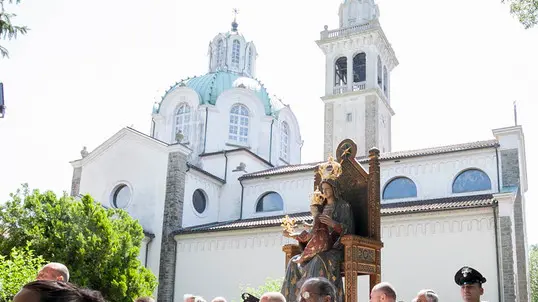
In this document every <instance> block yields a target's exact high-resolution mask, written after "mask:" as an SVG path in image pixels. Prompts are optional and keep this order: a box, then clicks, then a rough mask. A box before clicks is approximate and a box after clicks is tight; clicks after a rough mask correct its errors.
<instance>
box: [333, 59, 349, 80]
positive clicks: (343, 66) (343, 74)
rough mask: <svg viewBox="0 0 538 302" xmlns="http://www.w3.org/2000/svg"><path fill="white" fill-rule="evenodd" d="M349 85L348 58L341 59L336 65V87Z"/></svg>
mask: <svg viewBox="0 0 538 302" xmlns="http://www.w3.org/2000/svg"><path fill="white" fill-rule="evenodd" d="M345 85H347V58H346V57H340V58H338V60H336V62H335V63H334V86H345Z"/></svg>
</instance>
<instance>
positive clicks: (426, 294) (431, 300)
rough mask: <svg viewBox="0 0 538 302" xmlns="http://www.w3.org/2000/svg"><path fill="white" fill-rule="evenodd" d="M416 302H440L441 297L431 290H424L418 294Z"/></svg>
mask: <svg viewBox="0 0 538 302" xmlns="http://www.w3.org/2000/svg"><path fill="white" fill-rule="evenodd" d="M413 301H414V302H439V296H437V294H436V293H435V292H434V291H433V290H431V289H423V290H421V291H419V292H418V294H417V297H416V298H415V299H414V300H413Z"/></svg>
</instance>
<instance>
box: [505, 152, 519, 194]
mask: <svg viewBox="0 0 538 302" xmlns="http://www.w3.org/2000/svg"><path fill="white" fill-rule="evenodd" d="M501 163H502V184H503V187H504V188H506V187H516V186H518V185H519V158H518V150H517V149H509V150H502V151H501Z"/></svg>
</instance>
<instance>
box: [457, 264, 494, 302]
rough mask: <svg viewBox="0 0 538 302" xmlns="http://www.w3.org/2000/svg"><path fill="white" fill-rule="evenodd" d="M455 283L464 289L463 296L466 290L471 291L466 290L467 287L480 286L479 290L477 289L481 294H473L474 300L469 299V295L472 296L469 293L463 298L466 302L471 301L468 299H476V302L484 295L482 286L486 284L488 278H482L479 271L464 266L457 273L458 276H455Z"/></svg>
mask: <svg viewBox="0 0 538 302" xmlns="http://www.w3.org/2000/svg"><path fill="white" fill-rule="evenodd" d="M454 281H455V282H456V284H457V285H459V286H460V287H462V295H464V294H463V291H464V290H466V291H467V290H469V289H468V288H467V289H465V288H464V286H465V285H470V284H478V285H479V289H476V291H480V292H479V293H478V292H476V291H475V294H472V296H473V298H471V297H469V295H471V294H470V293H469V292H467V293H466V294H465V295H464V297H463V298H464V299H465V300H466V301H469V300H468V299H470V298H471V300H475V299H476V301H480V296H481V295H482V293H483V291H484V290H483V289H482V284H484V283H486V278H484V276H482V274H481V273H480V272H479V271H477V270H475V269H474V268H472V267H468V266H464V267H462V268H460V269H459V270H458V271H457V272H456V275H454Z"/></svg>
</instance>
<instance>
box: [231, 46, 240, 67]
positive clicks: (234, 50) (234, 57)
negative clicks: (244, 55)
mask: <svg viewBox="0 0 538 302" xmlns="http://www.w3.org/2000/svg"><path fill="white" fill-rule="evenodd" d="M240 47H241V44H240V43H239V40H234V41H233V44H232V65H233V66H235V67H239V54H240V53H241V48H240Z"/></svg>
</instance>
